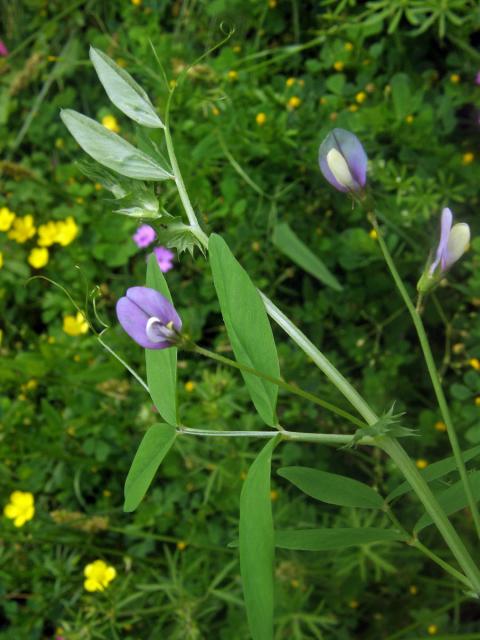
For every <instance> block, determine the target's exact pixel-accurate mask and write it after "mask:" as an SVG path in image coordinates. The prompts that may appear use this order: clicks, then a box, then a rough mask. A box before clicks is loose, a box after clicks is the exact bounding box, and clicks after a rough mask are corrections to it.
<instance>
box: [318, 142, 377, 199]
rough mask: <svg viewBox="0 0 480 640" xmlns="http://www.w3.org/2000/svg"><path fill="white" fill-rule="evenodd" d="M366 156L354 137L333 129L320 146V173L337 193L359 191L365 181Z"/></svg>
mask: <svg viewBox="0 0 480 640" xmlns="http://www.w3.org/2000/svg"><path fill="white" fill-rule="evenodd" d="M367 160H368V159H367V154H366V153H365V150H364V148H363V146H362V144H361V142H360V140H359V139H358V138H357V136H356V135H354V134H353V133H350V131H346V130H345V129H333V131H331V132H330V133H329V134H328V136H327V137H326V138H325V140H324V141H323V142H322V144H321V145H320V149H319V151H318V162H319V164H320V171H321V172H322V173H323V175H324V177H325V179H326V180H328V182H330V184H331V185H333V186H334V187H335V189H338V190H339V191H344V192H352V191H361V190H362V189H363V187H364V186H365V183H366V180H367Z"/></svg>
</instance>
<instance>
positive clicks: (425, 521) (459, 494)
mask: <svg viewBox="0 0 480 640" xmlns="http://www.w3.org/2000/svg"><path fill="white" fill-rule="evenodd" d="M468 479H469V484H470V489H471V491H472V494H473V497H474V499H475V501H476V502H478V501H479V500H480V471H474V472H473V473H470V474H469V476H468ZM436 498H437V500H438V504H439V505H440V506H441V507H442V509H443V510H444V512H445V513H446V515H447V516H449V515H451V514H452V513H456V512H457V511H460V510H461V509H465V507H467V506H468V503H469V500H468V498H467V496H466V494H465V488H464V484H463V481H462V480H459V481H458V482H455V484H452V486H451V487H448V489H446V490H445V491H442V493H437V494H436ZM430 524H433V520H432V519H431V518H430V516H429V515H428V513H424V514H423V516H422V517H421V518H420V520H419V521H418V522H417V524H416V525H415V528H414V529H413V531H414V533H418V532H419V531H421V530H422V529H424V528H425V527H428V526H429V525H430Z"/></svg>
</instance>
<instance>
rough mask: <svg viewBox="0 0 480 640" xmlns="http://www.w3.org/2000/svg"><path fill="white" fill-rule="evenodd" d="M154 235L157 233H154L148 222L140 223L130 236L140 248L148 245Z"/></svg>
mask: <svg viewBox="0 0 480 640" xmlns="http://www.w3.org/2000/svg"><path fill="white" fill-rule="evenodd" d="M156 237H157V234H156V233H155V229H154V228H153V227H151V226H150V225H149V224H142V225H141V226H140V227H138V229H137V230H136V232H135V233H134V235H133V236H132V238H133V241H134V242H135V244H136V245H137V247H139V248H140V249H143V248H144V247H148V245H149V244H152V242H153V241H154V240H155V238H156Z"/></svg>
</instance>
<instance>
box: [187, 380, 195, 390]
mask: <svg viewBox="0 0 480 640" xmlns="http://www.w3.org/2000/svg"><path fill="white" fill-rule="evenodd" d="M196 386H197V385H196V384H195V382H193V380H188V381H187V382H186V383H185V391H186V392H187V393H192V391H193V390H194V389H195V387H196Z"/></svg>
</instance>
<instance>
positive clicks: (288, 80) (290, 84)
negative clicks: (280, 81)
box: [285, 78, 295, 87]
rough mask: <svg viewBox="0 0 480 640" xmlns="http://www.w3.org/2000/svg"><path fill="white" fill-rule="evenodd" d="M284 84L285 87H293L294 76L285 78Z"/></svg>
mask: <svg viewBox="0 0 480 640" xmlns="http://www.w3.org/2000/svg"><path fill="white" fill-rule="evenodd" d="M285 84H286V85H287V87H293V85H294V84H295V78H287V79H286V80H285Z"/></svg>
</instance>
